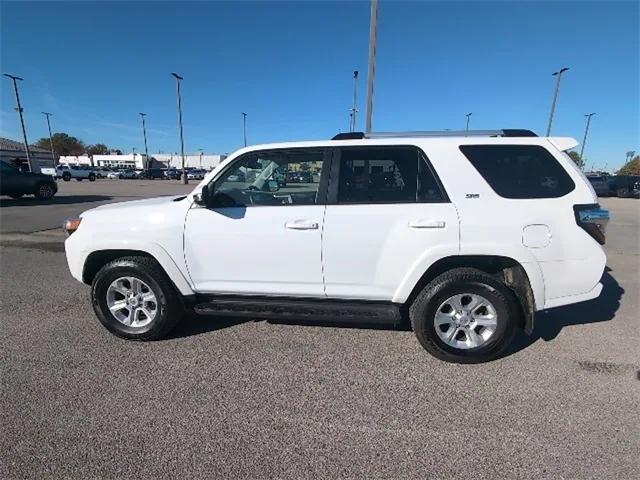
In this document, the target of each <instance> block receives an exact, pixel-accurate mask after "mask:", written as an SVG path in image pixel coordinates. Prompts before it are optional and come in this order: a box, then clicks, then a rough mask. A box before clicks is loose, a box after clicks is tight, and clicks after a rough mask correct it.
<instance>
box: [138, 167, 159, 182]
mask: <svg viewBox="0 0 640 480" xmlns="http://www.w3.org/2000/svg"><path fill="white" fill-rule="evenodd" d="M139 177H140V178H146V179H148V180H154V179H156V178H159V179H164V178H165V176H164V171H163V170H162V169H161V168H148V169H147V170H142V172H141V173H140V174H139Z"/></svg>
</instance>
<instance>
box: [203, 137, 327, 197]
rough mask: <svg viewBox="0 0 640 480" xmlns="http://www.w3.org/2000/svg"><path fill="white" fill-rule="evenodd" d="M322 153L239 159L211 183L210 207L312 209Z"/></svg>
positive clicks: (276, 152)
mask: <svg viewBox="0 0 640 480" xmlns="http://www.w3.org/2000/svg"><path fill="white" fill-rule="evenodd" d="M323 157H324V150H323V149H292V150H271V151H264V152H256V153H250V154H246V155H243V156H242V157H241V158H239V159H238V160H236V161H235V162H234V163H233V165H231V168H229V169H228V170H227V171H225V172H224V173H223V174H222V176H221V177H220V178H218V179H217V180H216V181H215V193H214V197H213V206H215V207H232V206H244V207H248V206H266V205H271V206H274V205H315V204H316V203H318V192H319V186H320V176H321V174H322V166H323Z"/></svg>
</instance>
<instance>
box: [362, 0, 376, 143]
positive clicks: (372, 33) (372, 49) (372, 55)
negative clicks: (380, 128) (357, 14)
mask: <svg viewBox="0 0 640 480" xmlns="http://www.w3.org/2000/svg"><path fill="white" fill-rule="evenodd" d="M377 37H378V0H371V17H370V23H369V69H368V72H367V118H366V121H365V132H366V133H371V116H372V115H373V77H374V76H375V72H376V41H377Z"/></svg>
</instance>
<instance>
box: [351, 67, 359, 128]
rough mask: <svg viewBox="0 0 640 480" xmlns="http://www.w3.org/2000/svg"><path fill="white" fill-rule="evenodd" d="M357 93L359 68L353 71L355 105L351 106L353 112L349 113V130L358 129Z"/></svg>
mask: <svg viewBox="0 0 640 480" xmlns="http://www.w3.org/2000/svg"><path fill="white" fill-rule="evenodd" d="M357 93H358V70H354V71H353V105H352V106H351V113H350V115H349V117H350V118H349V131H350V132H355V131H356V113H357V112H358V108H357V105H358V104H357Z"/></svg>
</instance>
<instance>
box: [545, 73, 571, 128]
mask: <svg viewBox="0 0 640 480" xmlns="http://www.w3.org/2000/svg"><path fill="white" fill-rule="evenodd" d="M567 70H569V67H562V68H561V69H560V70H558V71H557V72H553V74H552V76H554V77H558V79H557V80H556V90H555V92H554V94H553V101H552V102H551V113H549V124H548V125H547V137H548V136H549V135H551V124H552V123H553V114H554V112H555V111H556V102H557V101H558V92H559V91H560V80H561V79H562V74H563V73H564V72H566V71H567Z"/></svg>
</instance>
